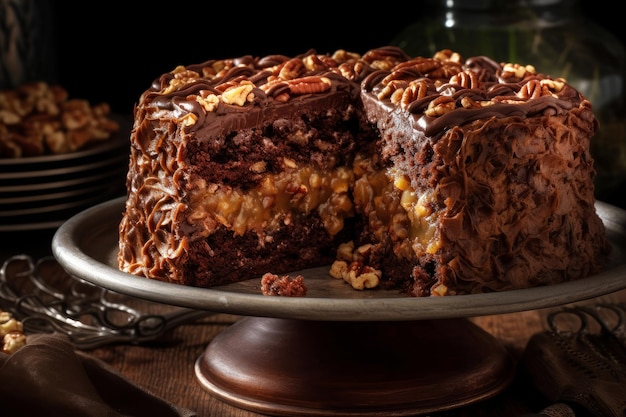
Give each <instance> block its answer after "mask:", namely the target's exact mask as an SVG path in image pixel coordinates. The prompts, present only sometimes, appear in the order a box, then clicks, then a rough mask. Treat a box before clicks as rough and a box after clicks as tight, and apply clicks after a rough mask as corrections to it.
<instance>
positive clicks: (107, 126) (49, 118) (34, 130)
mask: <svg viewBox="0 0 626 417" xmlns="http://www.w3.org/2000/svg"><path fill="white" fill-rule="evenodd" d="M109 113H110V107H109V105H108V104H107V103H101V104H98V105H95V106H91V105H90V104H89V102H87V101H86V100H82V99H75V98H74V99H68V93H67V91H66V90H65V89H63V88H62V87H60V86H58V85H53V86H50V85H48V84H46V83H43V82H34V83H29V84H24V85H22V86H20V87H18V88H17V89H15V90H9V91H4V92H1V93H0V122H1V123H2V124H3V126H4V129H3V131H2V137H1V138H0V156H3V157H11V158H17V157H26V156H39V155H44V154H61V153H67V152H73V151H76V150H78V149H81V148H83V147H84V146H86V145H87V144H89V143H91V142H94V141H100V140H106V139H108V138H110V137H112V135H113V134H114V133H115V132H117V131H118V130H119V124H118V123H117V122H116V121H115V120H112V119H110V118H109Z"/></svg>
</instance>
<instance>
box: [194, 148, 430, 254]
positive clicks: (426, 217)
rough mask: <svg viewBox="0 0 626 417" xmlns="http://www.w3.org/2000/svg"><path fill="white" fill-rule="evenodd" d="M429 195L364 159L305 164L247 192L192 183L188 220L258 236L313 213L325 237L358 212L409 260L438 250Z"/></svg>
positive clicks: (269, 177)
mask: <svg viewBox="0 0 626 417" xmlns="http://www.w3.org/2000/svg"><path fill="white" fill-rule="evenodd" d="M431 199H432V195H431V194H422V195H418V193H416V192H415V191H414V190H413V189H412V188H411V186H410V183H409V180H408V179H407V178H406V177H405V176H403V175H400V174H397V173H396V172H394V171H393V170H382V171H381V170H375V169H374V168H373V167H372V163H371V162H370V160H369V159H366V158H357V159H356V161H355V162H354V165H353V166H352V167H339V168H336V169H333V170H320V169H318V168H315V167H313V166H311V165H307V166H300V167H293V168H290V169H286V170H285V171H283V172H281V173H280V174H276V175H267V176H266V177H265V179H264V180H263V182H262V183H261V184H260V185H259V186H258V187H256V188H254V189H252V190H248V191H242V190H240V189H236V188H232V187H228V186H224V185H219V184H198V187H197V188H196V191H195V192H194V193H193V195H192V197H191V200H192V201H191V206H192V207H195V209H194V211H193V213H191V215H190V216H189V220H190V222H192V223H199V222H201V223H203V225H204V227H203V229H204V231H205V234H206V235H207V236H208V235H210V234H211V233H212V232H213V231H214V230H216V229H217V228H220V227H226V228H229V229H232V231H233V233H234V235H236V236H237V235H239V236H241V235H243V234H244V233H246V232H247V231H254V232H256V233H257V234H259V236H260V237H262V239H264V238H268V236H270V235H271V233H272V231H274V230H277V229H278V228H279V227H282V226H283V225H288V224H290V223H291V222H292V221H294V220H293V219H294V218H295V217H301V216H306V215H308V214H310V213H311V212H312V211H317V213H318V215H319V216H320V218H321V219H322V222H323V224H324V227H325V228H326V231H327V232H328V234H329V235H331V236H334V235H336V234H337V233H338V232H339V231H340V230H342V229H343V227H344V221H345V219H347V218H350V217H353V216H354V215H355V212H359V213H361V214H362V215H363V216H365V217H366V218H367V219H368V221H369V226H370V228H371V230H373V231H374V235H375V236H376V238H377V239H378V240H379V241H383V240H386V239H385V238H386V237H391V240H392V241H393V242H395V243H394V251H395V252H396V255H398V256H400V257H404V258H408V259H415V258H416V254H418V253H423V252H428V253H435V252H436V251H437V249H438V248H439V240H438V236H437V233H436V223H435V213H433V211H432V210H431V208H430V204H429V203H430V201H431Z"/></svg>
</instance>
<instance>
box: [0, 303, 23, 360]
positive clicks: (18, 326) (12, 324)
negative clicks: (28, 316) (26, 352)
mask: <svg viewBox="0 0 626 417" xmlns="http://www.w3.org/2000/svg"><path fill="white" fill-rule="evenodd" d="M0 341H1V342H2V343H1V345H0V350H1V351H2V352H3V353H6V354H9V355H10V354H12V353H15V352H16V351H17V350H18V349H20V348H22V347H23V346H25V345H26V335H25V334H24V328H23V325H22V322H21V321H18V320H16V319H15V318H14V317H13V315H12V314H11V313H9V312H6V311H2V310H0Z"/></svg>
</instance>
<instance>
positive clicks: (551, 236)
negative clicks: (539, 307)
mask: <svg viewBox="0 0 626 417" xmlns="http://www.w3.org/2000/svg"><path fill="white" fill-rule="evenodd" d="M597 127H598V126H597V121H596V119H595V118H594V116H593V113H592V110H591V105H590V103H589V101H588V100H587V99H585V97H583V96H582V95H581V94H580V93H579V92H577V91H576V90H574V89H573V88H572V87H571V86H569V85H568V84H567V83H566V82H565V80H561V79H552V78H550V77H548V76H545V75H542V74H538V73H537V72H536V71H535V69H534V68H533V67H531V66H521V65H517V64H497V63H495V62H493V61H491V60H490V59H488V58H486V57H474V58H470V59H468V60H466V61H462V60H461V57H460V56H459V55H458V54H456V53H453V52H451V51H441V52H440V53H438V54H437V55H435V56H434V57H432V58H425V57H417V58H411V57H409V56H407V55H406V54H404V52H403V51H402V50H400V49H398V48H395V47H383V48H379V49H374V50H371V51H368V52H366V53H365V54H363V55H360V54H356V53H349V52H346V51H337V52H336V53H334V54H333V55H325V54H318V53H316V52H315V51H309V52H307V53H305V54H302V55H300V56H296V57H286V56H281V55H276V56H267V57H263V58H254V57H251V56H245V57H241V58H237V59H224V60H212V61H207V62H204V63H202V64H197V65H190V66H187V67H182V66H181V67H178V68H176V69H175V70H173V71H172V72H170V73H167V74H164V75H163V76H161V77H160V78H159V79H157V80H155V82H154V83H153V85H152V87H151V88H150V89H148V90H147V91H146V92H145V93H144V94H143V95H142V96H141V98H140V100H139V103H138V104H137V106H136V109H135V124H134V128H133V131H132V135H131V154H130V165H129V172H128V179H127V188H128V198H127V202H126V207H125V211H124V216H123V219H122V222H121V224H120V252H119V266H120V268H121V269H122V270H123V271H126V272H129V273H132V274H137V275H143V276H145V277H148V278H152V279H158V280H163V281H169V282H174V283H180V284H184V285H192V286H198V287H211V286H215V285H220V284H224V283H229V282H235V281H239V280H245V279H251V278H258V279H260V278H261V277H262V276H263V275H264V274H266V273H271V274H284V273H287V272H290V271H295V270H299V269H303V268H308V267H313V266H319V265H329V273H330V274H331V275H332V276H334V277H337V278H342V279H345V280H346V281H347V282H348V283H350V284H351V285H352V286H353V287H354V288H357V289H361V288H376V287H383V288H397V289H399V290H402V291H405V292H406V293H407V294H409V295H413V296H429V295H452V294H468V293H478V292H487V291H502V290H507V289H514V288H527V287H533V286H539V285H547V284H553V283H558V282H563V281H568V280H572V279H577V278H582V277H585V276H588V275H590V274H592V273H595V272H598V271H599V270H600V269H601V268H602V266H603V263H604V259H605V257H606V254H607V253H608V250H609V244H608V242H607V240H606V237H605V230H604V226H603V224H602V221H601V220H600V218H599V217H598V215H597V214H596V212H595V207H594V203H595V200H594V194H593V192H594V189H593V178H594V175H595V171H594V167H593V159H592V157H591V155H590V153H589V141H590V140H591V138H592V137H593V135H594V134H595V132H596V130H597ZM329 279H332V278H329Z"/></svg>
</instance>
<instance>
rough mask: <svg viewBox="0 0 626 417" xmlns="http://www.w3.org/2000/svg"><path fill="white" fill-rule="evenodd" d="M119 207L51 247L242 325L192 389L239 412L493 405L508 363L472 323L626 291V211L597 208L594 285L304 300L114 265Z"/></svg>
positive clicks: (78, 265)
mask: <svg viewBox="0 0 626 417" xmlns="http://www.w3.org/2000/svg"><path fill="white" fill-rule="evenodd" d="M123 205H124V198H123V197H121V198H118V199H115V200H111V201H108V202H105V203H102V204H99V205H97V206H94V207H92V208H90V209H87V210H85V211H83V212H81V213H79V214H77V215H75V216H74V217H72V218H71V219H69V220H68V221H66V222H65V223H64V224H63V225H62V226H61V227H59V229H58V230H57V232H56V233H55V235H54V237H53V240H52V250H53V253H54V256H55V257H56V259H57V261H58V262H59V264H60V265H61V266H62V267H63V268H64V269H65V270H66V271H67V272H68V273H69V274H70V275H72V276H74V277H76V278H78V279H82V280H85V281H88V282H91V283H92V284H95V285H98V286H101V287H104V288H107V289H109V290H112V291H115V292H119V293H121V294H125V295H129V296H133V297H138V298H142V299H146V300H150V301H155V302H160V303H164V304H169V305H174V306H180V307H185V308H192V309H198V310H207V311H213V312H222V313H230V314H236V315H242V316H245V317H244V318H242V319H241V320H239V321H237V322H236V323H235V324H233V325H232V326H230V327H229V328H227V329H226V330H225V331H223V332H222V333H220V334H219V335H218V336H217V337H215V338H214V339H213V340H212V341H210V342H209V343H208V346H207V348H206V350H205V351H204V353H203V354H202V355H201V356H200V357H199V358H198V359H197V360H196V362H195V364H194V366H195V368H194V369H195V374H196V377H197V379H198V381H199V383H200V384H201V385H202V386H203V387H204V388H205V389H206V390H207V391H208V392H209V393H210V394H211V395H213V396H216V397H217V398H219V399H221V400H222V401H224V402H227V403H229V404H231V405H234V406H236V407H239V408H243V409H247V410H250V411H253V412H258V413H262V414H269V415H276V416H313V415H326V416H407V415H416V414H427V413H431V412H437V411H445V410H448V409H453V408H458V407H461V406H465V405H469V404H473V403H476V402H478V401H482V400H485V399H488V398H491V397H493V396H495V395H497V394H499V393H500V392H502V391H503V390H504V389H505V388H506V387H507V386H508V385H509V383H510V382H511V381H512V379H513V377H514V373H515V363H514V362H515V361H514V360H513V358H512V357H511V356H510V355H509V353H508V351H507V350H506V349H505V347H504V346H503V345H502V344H501V343H500V342H499V341H498V340H497V339H496V338H494V337H493V336H491V335H490V334H488V333H487V332H486V331H484V330H483V329H481V328H480V327H478V326H476V325H475V324H473V323H472V322H471V321H470V320H468V318H469V317H476V316H483V315H493V314H505V313H512V312H519V311H525V310H533V309H538V308H545V307H553V306H558V305H562V304H567V303H572V302H576V301H581V300H586V299H590V298H593V297H597V296H600V295H605V294H608V293H611V292H614V291H617V290H620V289H623V288H625V287H626V279H625V278H624V277H625V275H626V212H625V211H623V210H621V209H619V208H616V207H613V206H611V205H608V204H605V203H602V202H598V203H597V204H596V208H597V210H598V213H599V214H600V216H601V217H602V220H603V221H604V224H605V226H606V229H607V236H608V238H609V240H610V242H611V245H612V248H613V250H612V253H611V258H610V262H609V264H608V265H607V267H606V268H605V270H604V272H602V273H601V274H599V275H596V276H594V277H589V278H585V279H581V280H577V281H572V282H568V283H563V284H557V285H553V286H547V287H541V288H531V289H524V290H512V291H505V292H499V293H489V294H475V295H459V296H450V297H428V298H416V297H407V296H404V295H402V294H400V293H398V292H395V291H383V290H378V289H377V290H364V291H357V290H354V289H352V288H351V287H350V286H348V285H347V284H345V283H344V282H343V281H342V280H336V279H334V278H331V277H330V276H329V275H328V272H327V271H328V268H327V267H324V268H314V269H308V270H304V271H298V272H294V273H293V274H292V275H295V274H302V275H303V276H304V278H305V283H306V285H307V288H308V292H307V296H306V297H293V298H292V297H270V296H263V295H261V291H260V277H259V278H258V279H251V280H247V281H243V282H240V283H235V284H229V285H224V286H219V287H214V288H210V289H207V288H195V287H189V286H182V285H177V284H170V283H165V282H161V281H156V280H150V279H146V278H142V277H137V276H134V275H130V274H127V273H124V272H121V271H120V270H119V269H118V268H117V260H116V257H117V246H118V245H117V242H118V224H119V221H120V219H121V213H122V210H123Z"/></svg>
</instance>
